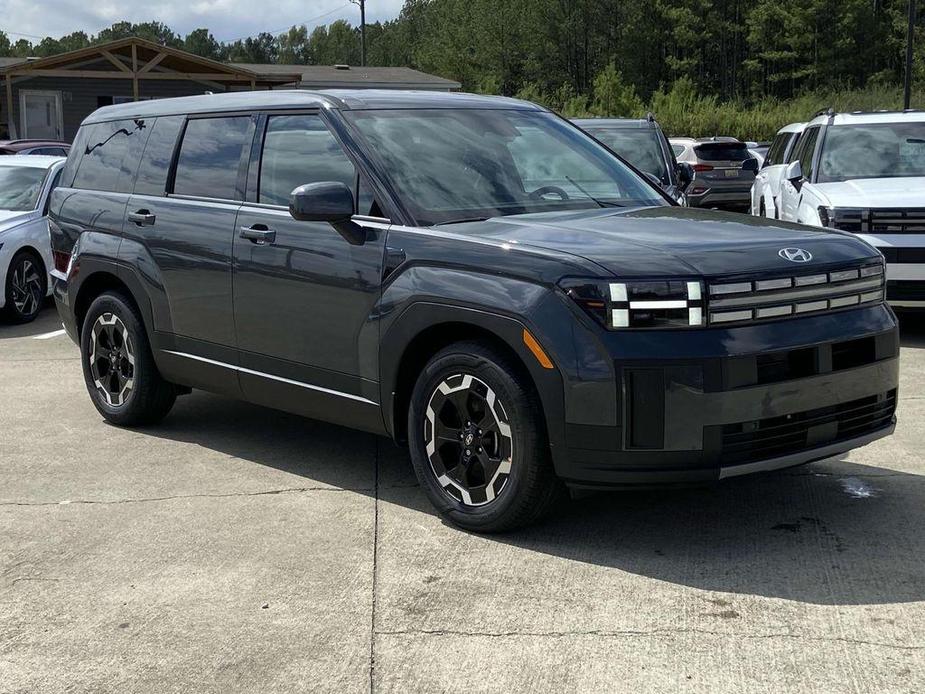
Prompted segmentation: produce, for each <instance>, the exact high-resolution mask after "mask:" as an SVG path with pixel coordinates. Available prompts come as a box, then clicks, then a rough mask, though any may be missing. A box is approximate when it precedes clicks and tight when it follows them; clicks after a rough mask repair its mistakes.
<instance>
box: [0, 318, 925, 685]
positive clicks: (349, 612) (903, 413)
mask: <svg viewBox="0 0 925 694" xmlns="http://www.w3.org/2000/svg"><path fill="white" fill-rule="evenodd" d="M56 319H57V317H56V315H55V312H54V309H48V310H46V311H45V312H44V313H43V314H42V316H41V317H40V319H39V320H38V321H37V322H36V323H33V324H32V325H29V326H25V327H22V326H19V327H12V326H6V325H0V692H4V693H6V692H41V693H42V694H46V693H51V692H120V693H122V692H157V693H158V694H161V693H165V692H222V693H229V692H301V691H318V692H322V691H325V692H326V691H330V692H364V691H369V690H372V691H375V692H391V691H395V692H410V691H423V692H438V691H447V692H455V691H485V692H488V691H504V692H512V691H555V692H570V691H575V692H587V691H594V692H608V691H612V692H618V691H626V692H634V693H635V692H712V693H717V692H730V693H736V694H739V693H741V692H769V693H771V692H773V693H775V694H777V693H780V692H820V693H823V692H824V693H826V694H829V693H832V692H921V691H925V315H910V316H904V317H903V325H904V336H903V348H902V367H901V368H902V384H901V390H900V404H899V413H898V417H899V425H898V428H897V431H896V434H895V435H894V436H893V437H891V438H889V439H886V440H882V441H878V442H876V443H874V444H871V445H869V446H867V447H866V448H863V449H861V450H858V451H855V452H854V453H852V454H851V455H850V456H848V457H847V458H846V459H845V460H843V461H841V462H834V463H825V464H814V465H811V466H806V467H802V468H797V469H794V470H790V471H785V472H781V473H776V474H772V475H767V476H762V477H756V478H751V479H742V480H733V481H730V482H727V483H724V484H721V485H717V486H712V487H709V488H701V489H688V490H681V491H649V492H627V493H612V494H601V495H597V496H592V497H588V498H584V499H581V500H579V501H573V502H571V503H569V504H566V505H563V507H562V508H561V509H560V510H559V511H558V512H557V513H556V515H555V516H554V517H553V518H551V519H550V520H549V521H548V522H546V523H545V524H543V525H541V526H539V527H535V528H531V529H529V530H527V531H522V532H517V533H513V534H509V535H505V536H497V537H480V536H476V535H470V534H466V533H464V532H461V531H459V530H456V529H453V528H452V527H448V526H446V525H445V524H443V523H442V522H441V521H440V520H439V518H438V517H436V516H435V515H434V513H433V512H432V511H431V509H430V506H429V505H428V503H427V501H426V500H425V498H424V497H423V495H422V493H421V491H420V490H419V489H418V487H417V485H416V482H415V479H414V476H413V474H412V472H411V469H410V467H409V464H408V462H407V460H406V457H405V454H404V452H403V451H402V450H400V449H397V448H396V447H395V446H393V445H392V444H391V443H390V442H389V441H388V440H385V439H377V438H376V437H373V436H368V435H365V434H359V433H356V432H352V431H349V430H346V429H342V428H339V427H334V426H329V425H326V424H321V423H317V422H312V421H308V420H304V419H300V418H298V417H294V416H289V415H286V414H280V413H277V412H273V411H270V410H266V409H263V408H259V407H256V406H251V405H248V404H244V403H239V402H234V401H231V400H227V399H224V398H220V397H216V396H212V395H207V394H202V393H194V394H192V395H190V396H186V397H184V398H181V399H180V400H179V401H178V404H177V406H176V407H175V409H174V410H173V412H172V413H171V415H170V416H169V417H168V418H167V419H166V420H165V421H164V422H163V423H162V424H161V425H158V426H156V427H152V428H147V429H141V430H120V429H117V428H115V427H112V426H109V425H107V424H105V423H104V422H103V420H102V419H101V418H100V417H99V415H98V414H97V412H96V410H94V409H93V407H92V405H91V404H90V401H89V399H88V396H87V394H86V392H85V390H84V384H83V381H82V377H81V373H80V365H79V361H78V355H77V351H76V348H75V347H74V345H73V344H72V343H71V342H70V341H69V340H68V338H67V337H65V336H63V335H54V334H52V335H51V336H48V335H47V333H53V331H55V330H56V329H57V328H58V325H57V320H56ZM39 338H42V339H39Z"/></svg>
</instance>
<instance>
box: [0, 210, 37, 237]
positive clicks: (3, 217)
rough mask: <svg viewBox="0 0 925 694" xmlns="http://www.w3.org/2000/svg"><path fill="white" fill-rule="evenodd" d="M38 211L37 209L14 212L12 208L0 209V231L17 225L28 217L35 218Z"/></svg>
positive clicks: (26, 220) (27, 219) (28, 218)
mask: <svg viewBox="0 0 925 694" xmlns="http://www.w3.org/2000/svg"><path fill="white" fill-rule="evenodd" d="M38 217H39V213H38V211H37V210H28V211H26V212H14V211H12V210H0V232H4V231H6V230H7V229H10V228H12V227H15V226H18V225H19V224H22V223H23V222H28V221H29V220H30V219H37V218H38Z"/></svg>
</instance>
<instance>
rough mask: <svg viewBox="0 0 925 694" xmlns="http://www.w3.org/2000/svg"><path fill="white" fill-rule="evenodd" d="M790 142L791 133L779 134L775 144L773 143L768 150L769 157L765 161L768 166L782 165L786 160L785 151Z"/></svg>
mask: <svg viewBox="0 0 925 694" xmlns="http://www.w3.org/2000/svg"><path fill="white" fill-rule="evenodd" d="M789 141H790V133H778V134H777V136H776V137H775V138H774V142H772V143H771V147H770V149H768V156H767V158H766V159H765V164H766V165H767V166H774V165H775V164H780V163H782V162H783V160H784V150H785V149H786V148H787V143H788V142H789Z"/></svg>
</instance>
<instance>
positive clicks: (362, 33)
mask: <svg viewBox="0 0 925 694" xmlns="http://www.w3.org/2000/svg"><path fill="white" fill-rule="evenodd" d="M350 2H352V3H353V4H354V5H359V6H360V65H364V66H365V65H366V0H350Z"/></svg>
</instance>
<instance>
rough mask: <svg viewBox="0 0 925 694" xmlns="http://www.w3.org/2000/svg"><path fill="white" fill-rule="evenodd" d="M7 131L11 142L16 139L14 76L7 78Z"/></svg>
mask: <svg viewBox="0 0 925 694" xmlns="http://www.w3.org/2000/svg"><path fill="white" fill-rule="evenodd" d="M6 129H7V130H8V131H9V136H10V139H11V140H15V139H16V123H15V121H14V120H13V76H12V75H7V76H6Z"/></svg>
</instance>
